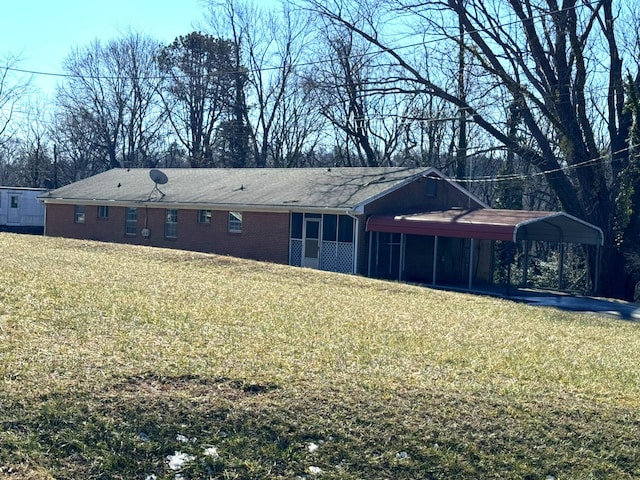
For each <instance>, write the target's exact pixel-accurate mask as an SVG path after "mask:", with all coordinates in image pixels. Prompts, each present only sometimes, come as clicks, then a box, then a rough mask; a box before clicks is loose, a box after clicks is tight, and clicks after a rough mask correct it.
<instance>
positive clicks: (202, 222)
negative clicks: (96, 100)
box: [40, 167, 601, 286]
mask: <svg viewBox="0 0 640 480" xmlns="http://www.w3.org/2000/svg"><path fill="white" fill-rule="evenodd" d="M40 198H41V200H42V201H43V202H44V204H45V207H46V218H45V235H48V236H59V237H68V238H79V239H91V240H99V241H105V242H118V243H130V244H137V245H149V246H156V247H167V248H178V249H184V250H193V251H199V252H209V253H216V254H221V255H231V256H236V257H241V258H249V259H255V260H262V261H269V262H274V263H281V264H288V265H293V266H302V267H309V268H317V269H322V270H328V271H335V272H342V273H356V274H361V275H367V276H372V277H378V278H392V279H400V280H408V281H415V282H421V283H433V284H435V283H437V281H440V282H445V283H449V282H454V283H455V282H458V283H459V282H460V281H464V280H465V279H466V278H467V273H468V278H469V286H471V283H472V281H474V282H490V281H491V277H492V271H491V270H492V262H493V243H492V242H493V241H495V240H500V239H503V238H510V239H511V240H513V241H520V240H525V241H526V240H528V239H529V237H527V235H524V236H523V232H524V231H525V230H526V229H523V228H519V225H521V224H522V223H523V222H529V223H531V222H533V223H536V222H538V224H537V225H538V226H540V228H542V225H543V223H541V221H542V220H545V221H549V218H548V217H549V216H550V215H555V216H559V217H557V218H561V219H562V222H561V223H562V224H561V225H560V230H561V234H564V235H565V237H564V238H568V236H567V235H568V232H569V230H575V228H577V227H580V228H582V230H584V231H585V232H586V237H587V240H586V241H587V243H593V244H596V243H598V242H600V241H601V240H600V238H599V237H598V231H597V229H595V227H591V226H589V225H588V224H585V223H584V222H581V221H579V220H577V219H574V218H573V217H570V216H567V215H565V214H562V213H553V214H552V213H550V212H543V213H541V212H520V214H525V216H524V217H523V216H522V215H520V216H519V217H517V216H516V217H517V218H516V217H513V215H511V217H509V215H510V214H509V212H510V211H500V210H491V209H488V206H487V205H485V204H484V203H483V202H482V201H480V200H479V199H478V198H476V197H475V196H473V195H472V194H471V193H470V192H468V191H466V190H465V189H464V188H462V187H461V186H459V185H458V184H457V183H455V182H452V181H450V180H448V179H447V178H445V176H444V175H443V174H442V173H440V172H439V171H438V170H436V169H433V168H403V167H379V168H368V167H363V168H357V167H354V168H304V169H251V168H249V169H163V170H162V171H159V170H149V169H114V170H109V171H107V172H104V173H101V174H98V175H95V176H93V177H90V178H87V179H84V180H80V181H78V182H76V183H73V184H71V185H67V186H65V187H62V188H59V189H56V190H53V191H50V192H48V193H47V194H45V195H43V196H42V197H40ZM477 211H483V212H489V215H487V216H485V217H484V218H483V219H482V220H481V223H482V224H483V229H481V230H483V231H484V233H483V234H482V235H480V234H479V233H478V231H476V230H474V228H467V229H465V228H464V225H463V223H464V222H462V223H461V222H459V221H457V219H459V218H461V217H463V215H461V213H462V212H467V214H470V213H471V212H477ZM435 212H455V214H454V215H453V217H452V216H448V217H447V216H446V215H444V217H442V218H447V219H448V220H445V221H443V220H442V218H441V219H440V220H438V219H437V218H436V217H434V215H435ZM511 213H513V212H511ZM428 214H430V215H431V217H429V218H426V217H424V215H428ZM421 215H422V217H421ZM467 217H468V215H467ZM496 218H498V219H505V218H506V219H509V218H511V226H510V227H509V226H508V225H507V227H505V226H502V227H497V226H496V225H495V223H496V222H495V220H496ZM514 218H515V221H516V223H513V222H514ZM498 223H500V222H498ZM503 223H504V222H503ZM507 223H508V222H507ZM555 223H556V224H559V223H558V222H555ZM460 225H463V228H462V229H460V228H459V227H460ZM527 225H528V224H527ZM544 225H550V224H548V223H545V224H544ZM416 226H419V228H416ZM505 228H506V230H505ZM514 228H515V229H516V230H517V232H518V233H514ZM529 230H531V226H530V227H529ZM582 230H581V231H582ZM531 231H532V230H531ZM545 231H546V232H547V233H548V232H550V231H552V232H556V233H554V234H555V235H556V236H557V235H558V233H557V232H558V225H553V226H551V227H549V228H546V229H545ZM505 232H506V233H505ZM509 235H511V237H509ZM518 235H520V236H519V237H518ZM600 235H601V232H600ZM494 237H495V238H494ZM531 238H534V237H531ZM536 238H538V237H536ZM558 238H559V237H558ZM436 271H437V274H436Z"/></svg>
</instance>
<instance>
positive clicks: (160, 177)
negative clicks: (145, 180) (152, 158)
mask: <svg viewBox="0 0 640 480" xmlns="http://www.w3.org/2000/svg"><path fill="white" fill-rule="evenodd" d="M149 177H150V178H151V181H153V183H154V184H155V185H154V187H153V190H151V193H150V194H149V200H151V198H152V197H156V196H157V195H158V194H159V195H160V198H163V197H164V192H163V191H162V190H160V189H159V188H158V185H165V184H166V183H167V182H168V181H169V179H168V178H167V175H166V174H165V173H164V172H162V171H160V170H158V169H157V168H152V169H151V170H149Z"/></svg>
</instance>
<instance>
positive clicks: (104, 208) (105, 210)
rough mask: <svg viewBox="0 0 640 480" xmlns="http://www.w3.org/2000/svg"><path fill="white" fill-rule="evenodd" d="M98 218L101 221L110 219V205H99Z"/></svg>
mask: <svg viewBox="0 0 640 480" xmlns="http://www.w3.org/2000/svg"><path fill="white" fill-rule="evenodd" d="M98 218H99V219H101V220H106V219H107V218H109V205H98Z"/></svg>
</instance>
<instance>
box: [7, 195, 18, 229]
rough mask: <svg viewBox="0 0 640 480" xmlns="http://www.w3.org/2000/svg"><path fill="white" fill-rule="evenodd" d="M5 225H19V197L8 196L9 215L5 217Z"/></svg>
mask: <svg viewBox="0 0 640 480" xmlns="http://www.w3.org/2000/svg"><path fill="white" fill-rule="evenodd" d="M7 223H14V224H19V223H20V196H19V195H10V196H9V215H8V217H7Z"/></svg>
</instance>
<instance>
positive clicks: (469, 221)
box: [367, 208, 604, 245]
mask: <svg viewBox="0 0 640 480" xmlns="http://www.w3.org/2000/svg"><path fill="white" fill-rule="evenodd" d="M367 231H369V232H387V233H404V234H408V235H427V236H439V237H458V238H475V239H480V240H504V241H513V242H516V241H520V240H540V241H546V242H562V243H581V244H587V245H602V244H603V242H604V235H603V233H602V230H601V229H600V228H598V227H596V226H595V225H591V224H590V223H587V222H585V221H583V220H580V219H579V218H576V217H574V216H572V215H569V214H567V213H564V212H540V211H537V212H532V211H525V210H501V209H491V208H482V209H477V210H465V209H452V210H441V211H434V212H426V213H416V214H411V215H397V216H386V215H373V216H371V217H369V219H368V221H367Z"/></svg>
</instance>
